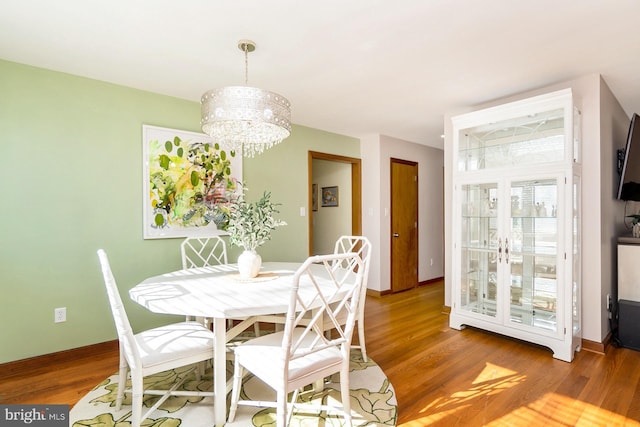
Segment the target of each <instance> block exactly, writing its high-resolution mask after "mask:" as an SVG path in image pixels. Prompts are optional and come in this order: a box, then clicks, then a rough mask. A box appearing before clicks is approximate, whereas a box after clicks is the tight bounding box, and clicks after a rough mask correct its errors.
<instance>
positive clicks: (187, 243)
mask: <svg viewBox="0 0 640 427" xmlns="http://www.w3.org/2000/svg"><path fill="white" fill-rule="evenodd" d="M180 253H181V255H182V268H183V269H187V268H195V267H209V266H212V265H220V264H226V263H227V245H226V244H225V242H224V240H223V239H222V238H221V237H220V236H212V237H187V238H186V239H185V240H183V241H182V244H181V245H180Z"/></svg>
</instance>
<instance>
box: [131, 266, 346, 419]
mask: <svg viewBox="0 0 640 427" xmlns="http://www.w3.org/2000/svg"><path fill="white" fill-rule="evenodd" d="M301 264H302V263H288V262H265V263H263V265H262V268H261V270H260V273H259V275H258V276H257V277H256V278H253V279H248V280H244V279H241V278H240V276H239V274H238V269H237V266H236V264H224V265H218V266H210V267H199V268H190V269H186V270H178V271H173V272H170V273H165V274H161V275H159V276H154V277H150V278H148V279H146V280H144V281H142V282H141V283H139V284H138V285H136V286H135V287H133V288H132V289H131V290H130V291H129V296H130V297H131V299H132V300H133V301H135V302H137V303H138V304H140V305H142V306H144V307H146V308H147V309H149V310H150V311H152V312H154V313H163V314H175V315H181V316H196V317H206V318H212V319H213V332H214V334H215V339H214V359H213V375H214V395H215V396H214V418H215V420H214V423H215V425H216V426H218V425H220V426H221V425H223V424H224V423H225V421H226V416H227V414H226V394H227V378H226V351H227V346H226V344H227V343H228V342H229V341H230V340H232V339H233V338H235V337H236V336H237V335H238V334H240V333H242V332H243V331H244V330H245V329H246V328H248V327H249V326H251V325H252V324H253V323H254V322H255V321H257V320H259V319H260V316H268V315H273V314H282V313H286V312H287V309H288V307H289V302H290V299H291V287H292V284H293V277H294V274H295V273H296V270H297V269H298V267H300V265H301ZM317 267H318V271H320V269H322V267H321V266H319V265H318V266H317ZM330 286H331V282H330V281H329V280H327V291H328V292H330V291H331V289H333V290H335V289H334V288H329V287H330ZM300 289H301V291H302V289H303V285H302V284H301V286H300ZM227 319H244V320H242V321H241V322H240V323H239V324H237V325H235V326H234V327H232V328H230V329H229V330H227V328H226V325H227ZM220 338H222V339H220Z"/></svg>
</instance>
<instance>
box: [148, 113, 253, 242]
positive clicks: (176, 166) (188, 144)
mask: <svg viewBox="0 0 640 427" xmlns="http://www.w3.org/2000/svg"><path fill="white" fill-rule="evenodd" d="M142 140H143V141H142V142H143V203H144V209H143V212H144V223H143V227H144V238H145V239H159V238H176V237H193V236H205V235H212V234H220V233H223V232H224V230H225V229H226V227H227V225H228V221H229V216H228V214H229V210H228V206H229V203H230V202H231V200H232V199H233V198H234V197H236V196H237V195H238V194H239V192H240V181H241V180H242V157H241V154H239V155H237V156H236V154H235V152H227V151H225V150H222V149H221V148H220V146H219V145H218V144H217V143H215V142H214V141H213V140H212V139H211V138H210V137H209V136H207V135H205V134H201V133H196V132H188V131H183V130H176V129H168V128H161V127H156V126H148V125H143V127H142Z"/></svg>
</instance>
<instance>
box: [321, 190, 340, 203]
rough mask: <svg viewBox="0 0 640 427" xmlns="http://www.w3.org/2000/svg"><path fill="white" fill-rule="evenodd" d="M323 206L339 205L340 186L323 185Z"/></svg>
mask: <svg viewBox="0 0 640 427" xmlns="http://www.w3.org/2000/svg"><path fill="white" fill-rule="evenodd" d="M322 206H323V207H329V206H338V187H337V186H333V187H322Z"/></svg>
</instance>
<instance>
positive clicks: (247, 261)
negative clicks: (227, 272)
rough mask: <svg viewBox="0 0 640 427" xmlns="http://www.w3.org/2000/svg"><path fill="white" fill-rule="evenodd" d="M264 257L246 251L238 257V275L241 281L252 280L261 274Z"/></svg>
mask: <svg viewBox="0 0 640 427" xmlns="http://www.w3.org/2000/svg"><path fill="white" fill-rule="evenodd" d="M261 266H262V257H261V256H260V255H258V254H257V253H256V251H244V252H242V253H241V254H240V256H239V257H238V273H240V278H241V279H252V278H254V277H256V276H257V275H258V273H259V272H260V267H261Z"/></svg>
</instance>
